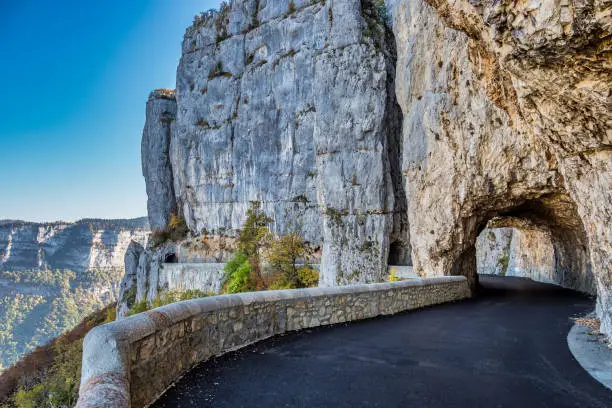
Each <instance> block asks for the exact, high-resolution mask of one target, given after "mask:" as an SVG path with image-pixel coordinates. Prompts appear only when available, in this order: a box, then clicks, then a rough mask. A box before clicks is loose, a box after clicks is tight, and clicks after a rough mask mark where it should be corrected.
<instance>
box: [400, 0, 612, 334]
mask: <svg viewBox="0 0 612 408" xmlns="http://www.w3.org/2000/svg"><path fill="white" fill-rule="evenodd" d="M392 3H394V5H393V9H394V19H395V21H394V30H395V33H396V41H397V50H398V65H397V80H396V83H397V96H398V101H399V103H400V105H401V106H402V110H403V112H404V130H403V138H404V147H403V152H404V155H403V157H404V160H403V168H404V171H405V172H406V173H405V174H406V181H407V182H406V191H407V195H408V197H409V200H408V219H409V220H410V233H411V236H412V237H413V242H412V244H413V252H412V254H413V262H414V265H415V268H417V269H421V270H423V271H424V272H425V273H427V274H438V275H443V274H448V273H452V274H464V275H467V276H468V277H470V278H472V279H473V281H475V280H476V279H475V275H476V258H475V250H474V243H475V241H476V237H477V235H478V233H479V232H480V231H481V230H482V229H483V228H484V226H485V225H486V223H487V221H488V220H490V219H491V218H493V217H495V216H512V217H515V218H518V219H522V220H528V221H530V222H532V223H534V224H536V225H539V226H541V227H543V228H546V229H548V230H549V231H550V232H551V234H552V237H551V239H552V245H553V247H554V249H555V268H556V269H558V270H559V273H560V274H561V275H563V276H566V277H568V278H566V279H565V281H566V282H569V283H572V284H570V285H569V286H571V287H574V288H577V289H584V288H590V287H591V286H590V285H589V284H588V282H590V281H592V280H594V281H595V283H596V288H597V293H598V295H599V296H598V308H599V313H600V316H601V317H602V325H603V330H604V331H606V332H608V333H611V332H612V320H611V313H610V310H611V308H612V305H611V304H610V287H611V285H612V282H611V279H612V266H611V264H610V261H609V259H610V254H611V253H612V248H611V247H610V245H611V242H612V240H611V235H610V234H612V230H611V229H610V227H609V225H610V222H611V221H612V219H611V216H612V214H611V210H612V207H611V205H610V202H612V201H611V198H612V196H611V194H612V188H610V187H611V186H612V180H611V174H612V173H611V171H610V170H611V169H610V165H611V163H612V160H611V158H612V154H611V153H612V150H611V149H610V148H611V145H610V142H611V139H610V136H611V135H610V130H609V123H610V120H611V118H610V110H609V106H610V105H609V89H610V84H611V78H610V70H609V63H610V61H609V35H610V25H609V21H610V19H609V17H610V14H609V8H608V10H607V11H606V8H605V7H604V5H603V3H597V2H595V3H589V4H586V3H584V2H579V1H578V2H573V3H572V4H570V3H569V2H541V3H540V2H535V3H534V2H531V3H525V2H522V3H521V2H519V3H511V2H506V1H502V2H496V3H483V2H467V1H458V2H453V3H451V2H446V1H444V0H440V1H438V0H428V1H418V0H417V1H404V0H396V1H394V2H392ZM606 21H607V24H605V22H606ZM509 226H512V225H509Z"/></svg>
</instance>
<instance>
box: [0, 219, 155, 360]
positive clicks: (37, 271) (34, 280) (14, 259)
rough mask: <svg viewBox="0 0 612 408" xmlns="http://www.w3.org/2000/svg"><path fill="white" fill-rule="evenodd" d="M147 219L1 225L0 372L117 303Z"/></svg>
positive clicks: (143, 240)
mask: <svg viewBox="0 0 612 408" xmlns="http://www.w3.org/2000/svg"><path fill="white" fill-rule="evenodd" d="M148 235H149V232H148V222H147V220H146V218H138V219H133V220H93V219H90V220H81V221H77V222H75V223H63V222H56V223H44V224H39V223H29V222H23V221H0V371H2V367H3V366H4V367H8V366H10V365H11V364H12V363H13V362H15V361H17V360H19V358H20V357H21V356H22V355H23V354H24V353H27V352H29V351H31V350H33V349H34V348H35V347H37V346H40V345H43V344H46V343H47V342H48V341H49V340H50V339H52V338H54V337H56V336H58V335H60V334H61V333H62V332H64V331H65V330H68V329H72V328H73V327H74V326H75V325H76V324H78V323H79V321H80V320H81V319H82V318H83V317H84V316H85V315H87V314H89V313H92V312H94V311H96V310H99V309H100V308H103V307H105V306H107V305H108V304H110V303H112V302H114V301H115V300H116V299H117V295H118V292H119V282H120V281H121V278H122V275H123V257H124V253H125V252H126V250H127V248H128V245H129V244H130V242H132V241H133V240H134V241H139V242H141V243H142V244H146V242H147V239H148Z"/></svg>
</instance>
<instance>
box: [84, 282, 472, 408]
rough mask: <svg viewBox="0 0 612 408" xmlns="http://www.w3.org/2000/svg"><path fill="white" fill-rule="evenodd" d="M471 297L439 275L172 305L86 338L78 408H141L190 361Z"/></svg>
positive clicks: (460, 285)
mask: <svg viewBox="0 0 612 408" xmlns="http://www.w3.org/2000/svg"><path fill="white" fill-rule="evenodd" d="M469 296H470V292H469V288H468V284H467V280H466V278H464V277H440V278H430V279H419V280H407V281H399V282H392V283H377V284H369V285H353V286H343V287H333V288H312V289H299V290H279V291H266V292H253V293H242V294H235V295H223V296H213V297H208V298H201V299H194V300H188V301H184V302H178V303H174V304H170V305H167V306H164V307H161V308H158V309H154V310H150V311H148V312H145V313H141V314H138V315H135V316H131V317H129V318H126V319H123V320H120V321H117V322H113V323H109V324H106V325H103V326H99V327H96V328H95V329H93V330H92V331H91V332H90V333H89V334H88V335H87V336H86V338H85V341H84V344H83V366H82V377H81V389H80V398H79V401H78V403H77V407H79V408H85V407H87V408H89V407H100V408H101V407H118V408H127V407H143V406H147V405H148V404H151V403H152V402H154V401H155V400H156V399H157V398H158V397H159V396H160V395H161V394H162V393H163V392H164V391H165V390H166V389H167V388H168V387H169V386H170V385H171V384H172V383H173V382H174V381H175V380H177V379H178V378H179V377H180V376H181V375H183V374H184V373H185V372H187V371H189V369H190V368H191V367H193V366H194V365H195V364H197V363H199V362H201V361H205V360H207V359H209V358H211V357H213V356H216V355H220V354H223V353H225V352H228V351H231V350H235V349H238V348H241V347H244V346H246V345H248V344H251V343H254V342H257V341H260V340H263V339H265V338H268V337H271V336H274V335H277V334H280V333H284V332H287V331H292V330H301V329H305V328H309V327H316V326H322V325H328V324H335V323H342V322H348V321H353V320H360V319H367V318H372V317H376V316H380V315H390V314H394V313H398V312H401V311H405V310H410V309H416V308H420V307H424V306H429V305H434V304H438V303H443V302H450V301H455V300H460V299H464V298H467V297H469Z"/></svg>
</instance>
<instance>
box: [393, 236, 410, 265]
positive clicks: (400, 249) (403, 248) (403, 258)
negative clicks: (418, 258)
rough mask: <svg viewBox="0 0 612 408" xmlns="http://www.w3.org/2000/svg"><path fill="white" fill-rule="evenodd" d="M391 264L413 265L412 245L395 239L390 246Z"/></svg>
mask: <svg viewBox="0 0 612 408" xmlns="http://www.w3.org/2000/svg"><path fill="white" fill-rule="evenodd" d="M388 264H389V265H397V266H412V258H411V254H410V245H408V244H406V243H405V242H402V241H394V242H392V243H391V245H390V246H389V261H388Z"/></svg>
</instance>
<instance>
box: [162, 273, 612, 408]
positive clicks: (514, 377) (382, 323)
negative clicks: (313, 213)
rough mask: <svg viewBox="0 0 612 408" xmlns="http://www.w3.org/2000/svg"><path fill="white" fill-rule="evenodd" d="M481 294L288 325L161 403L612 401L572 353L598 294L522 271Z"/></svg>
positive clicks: (192, 378)
mask: <svg viewBox="0 0 612 408" xmlns="http://www.w3.org/2000/svg"><path fill="white" fill-rule="evenodd" d="M481 282H482V285H483V290H482V292H481V293H480V294H479V296H478V297H477V298H476V299H472V300H467V301H462V302H457V303H452V304H445V305H440V306H434V307H430V308H427V309H424V310H419V311H413V312H406V313H402V314H399V315H395V316H391V317H383V318H377V319H371V320H367V321H362V322H355V323H351V324H345V325H336V326H331V327H324V328H318V329H314V330H306V331H302V332H298V333H291V334H288V335H285V336H280V337H277V338H273V339H270V340H266V341H264V342H261V343H258V344H256V345H254V346H251V347H248V348H246V349H242V350H240V351H238V352H234V353H230V354H227V355H225V356H222V357H219V358H216V359H213V360H210V361H208V362H206V363H203V364H200V365H199V366H198V367H196V368H195V369H194V370H193V371H191V372H190V373H188V374H187V375H186V376H185V377H184V378H183V379H181V380H180V381H179V382H178V383H177V385H176V386H175V387H173V388H171V389H170V390H169V391H168V392H167V393H166V394H165V395H164V396H163V397H162V398H161V399H160V400H159V401H158V402H157V403H156V404H155V405H154V406H155V407H158V408H159V407H166V408H170V407H204V406H214V407H308V408H313V407H351V408H353V407H402V408H403V407H419V408H421V407H520V408H531V407H555V408H559V407H581V408H586V407H602V408H603V407H607V408H610V407H612V391H609V390H608V389H606V388H605V387H603V386H602V385H600V384H599V383H598V382H597V381H595V380H594V379H592V378H591V377H590V376H589V374H587V372H586V371H584V370H583V369H582V368H581V367H580V365H579V364H578V363H577V362H576V361H575V360H574V359H573V357H572V355H571V353H570V351H569V349H568V346H567V342H566V336H567V333H568V331H569V329H570V327H571V325H572V323H571V321H570V319H569V318H570V317H571V316H576V315H580V314H584V313H585V312H588V311H590V310H592V309H593V299H590V298H588V297H586V296H583V295H580V294H578V293H576V292H573V291H570V290H566V289H561V288H558V287H556V286H551V285H545V284H539V283H535V282H532V281H529V280H524V279H519V278H493V277H486V278H483V279H481Z"/></svg>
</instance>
